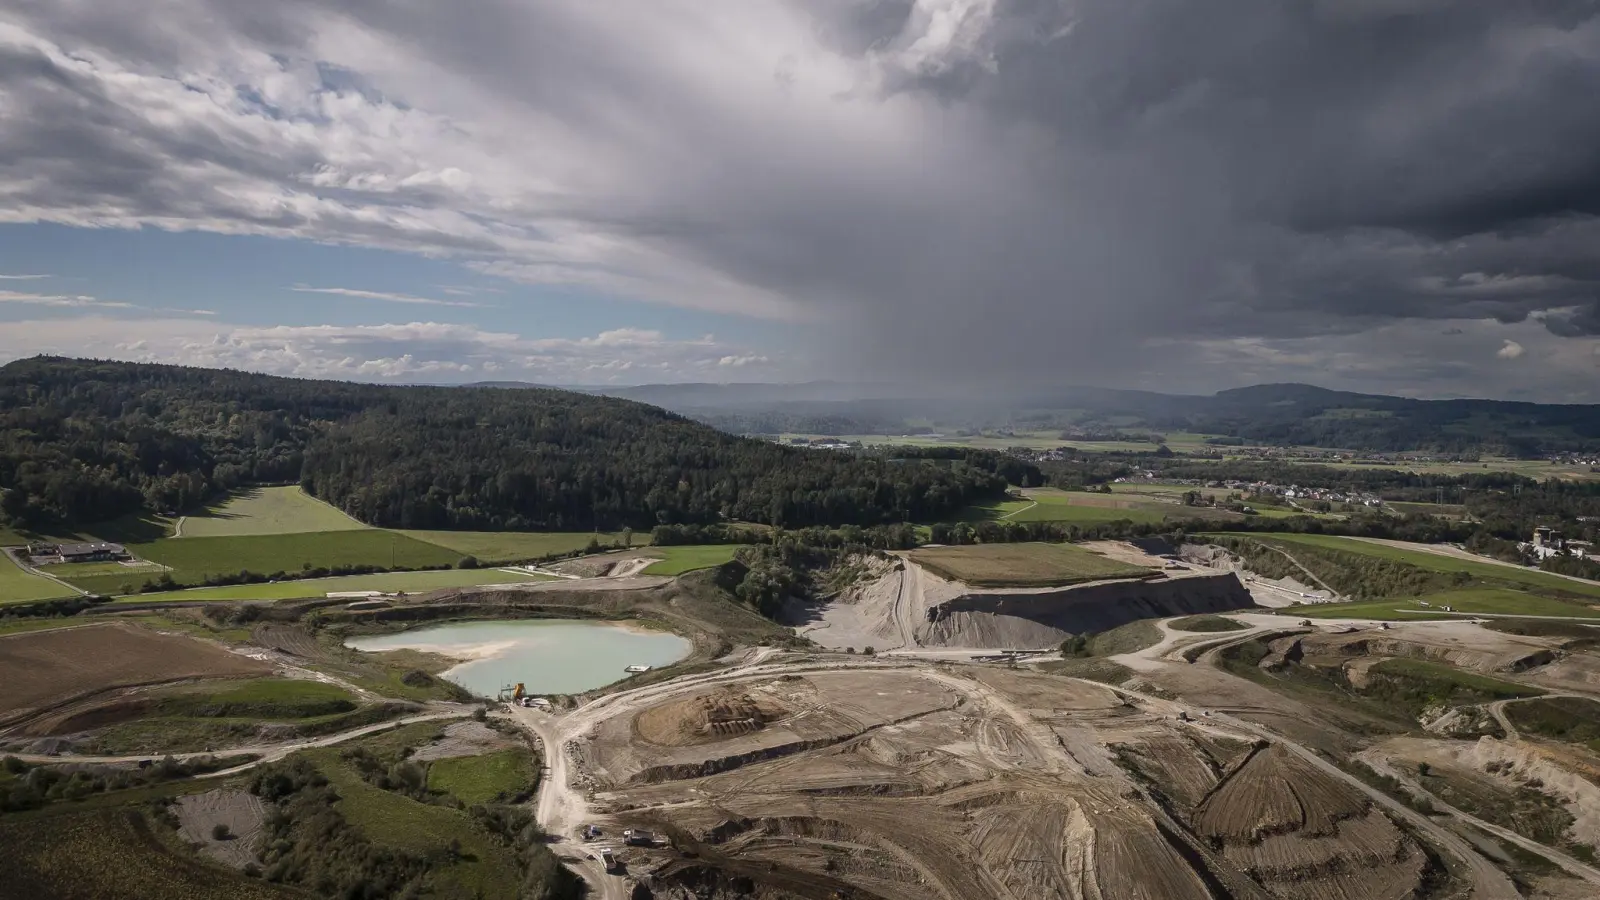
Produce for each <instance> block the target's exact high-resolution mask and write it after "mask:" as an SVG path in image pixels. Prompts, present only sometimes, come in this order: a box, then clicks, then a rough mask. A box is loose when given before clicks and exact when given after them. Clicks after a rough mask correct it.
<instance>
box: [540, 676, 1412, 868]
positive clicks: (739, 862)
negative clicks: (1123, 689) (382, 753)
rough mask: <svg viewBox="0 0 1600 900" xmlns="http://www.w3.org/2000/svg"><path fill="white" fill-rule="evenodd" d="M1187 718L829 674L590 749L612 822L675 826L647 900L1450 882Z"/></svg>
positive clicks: (1075, 694) (749, 685) (696, 699)
mask: <svg viewBox="0 0 1600 900" xmlns="http://www.w3.org/2000/svg"><path fill="white" fill-rule="evenodd" d="M1175 709H1176V707H1175V706H1174V705H1172V704H1170V703H1167V702H1166V701H1157V700H1148V701H1146V700H1126V699H1124V697H1123V696H1122V695H1119V694H1118V693H1116V692H1114V691H1112V690H1110V689H1108V688H1105V687H1102V686H1099V685H1094V684H1092V683H1088V682H1080V681H1076V680H1072V679H1066V678H1060V677H1056V676H1051V675H1043V674H1038V673H1031V672H1026V671H1020V670H1010V669H1003V668H998V667H972V666H962V667H940V666H912V667H905V668H899V669H877V670H862V669H855V670H849V671H827V672H822V671H812V672H806V673H804V674H791V675H781V676H773V675H758V676H752V677H750V678H747V679H743V680H730V681H729V682H725V683H722V684H720V685H717V686H715V687H713V688H710V689H708V688H706V687H704V686H701V687H698V688H686V689H685V691H684V692H683V693H681V694H677V695H667V696H662V697H660V698H658V699H656V701H655V704H654V705H651V706H647V707H645V708H643V709H639V710H634V711H632V712H624V713H622V714H619V715H616V716H614V717H612V718H611V719H609V720H605V721H603V722H602V723H601V724H600V725H599V726H597V727H596V728H595V730H594V731H593V732H592V733H590V734H589V735H587V736H586V737H585V738H584V739H582V740H580V741H578V742H577V743H576V745H573V746H570V747H569V750H571V751H573V752H574V756H575V758H576V760H577V761H578V763H579V769H580V772H581V773H582V774H581V776H580V777H581V778H582V779H583V780H586V782H587V783H588V785H589V786H590V787H591V789H592V796H591V800H590V806H591V809H592V810H593V812H594V813H596V814H597V815H598V816H599V821H600V822H601V823H602V824H603V825H604V826H606V827H607V829H608V832H609V833H616V832H615V831H614V830H613V829H620V828H624V827H634V828H648V829H651V830H654V831H657V832H659V833H661V834H663V835H665V836H666V837H667V838H668V839H669V840H670V847H663V848H656V849H649V850H646V849H640V848H627V849H625V850H623V851H622V858H623V860H624V863H625V866H626V870H627V872H628V874H629V876H630V877H631V878H633V879H635V880H637V881H638V882H639V883H641V884H643V885H645V887H644V888H641V889H640V891H641V893H636V894H635V896H653V897H660V898H689V897H697V898H705V897H711V898H722V897H734V896H741V897H743V896H749V897H763V898H817V900H823V898H833V897H837V896H848V897H858V898H882V900H927V898H947V900H970V898H999V900H1025V898H1036V897H1071V898H1086V900H1110V898H1119V900H1120V898H1149V900H1155V898H1162V900H1168V898H1171V900H1184V898H1194V900H1201V898H1215V897H1221V896H1228V897H1233V898H1238V900H1270V898H1275V897H1284V898H1291V897H1292V898H1294V900H1356V898H1372V897H1376V898H1382V897H1394V898H1400V897H1406V896H1411V894H1412V892H1415V891H1421V890H1422V888H1423V885H1424V882H1425V881H1426V880H1427V879H1428V878H1429V877H1430V876H1431V875H1432V874H1434V870H1435V868H1436V865H1437V864H1436V863H1435V862H1434V861H1433V858H1432V857H1430V855H1429V854H1428V852H1426V851H1425V850H1424V848H1423V847H1422V846H1421V845H1420V844H1418V843H1417V842H1416V841H1415V839H1413V838H1412V837H1410V836H1409V835H1408V834H1407V833H1406V832H1405V831H1403V830H1402V829H1401V828H1399V827H1398V826H1396V825H1395V824H1394V823H1393V822H1392V821H1391V820H1390V819H1389V818H1388V816H1387V815H1386V814H1385V813H1384V812H1383V811H1382V810H1380V809H1379V808H1377V807H1376V806H1375V805H1374V804H1373V803H1372V801H1371V800H1370V799H1368V797H1367V796H1366V795H1365V794H1363V793H1361V792H1360V791H1358V790H1356V789H1354V788H1352V787H1350V786H1347V785H1346V784H1345V783H1343V782H1341V781H1338V780H1336V779H1334V778H1333V777H1331V776H1329V775H1327V774H1324V773H1323V772H1322V771H1320V770H1318V769H1316V768H1314V767H1312V766H1310V765H1309V764H1307V763H1305V762H1304V761H1302V760H1300V759H1299V758H1298V757H1295V756H1294V755H1293V754H1291V753H1289V752H1287V751H1285V750H1283V749H1281V748H1279V747H1278V746H1276V745H1273V744H1269V743H1267V742H1265V741H1259V740H1257V739H1256V738H1254V737H1253V736H1251V735H1247V734H1235V733H1230V732H1229V731H1228V730H1227V729H1226V728H1225V727H1222V726H1219V725H1216V724H1213V723H1210V722H1204V723H1202V722H1185V721H1180V720H1179V719H1178V718H1177V717H1176V715H1175ZM756 720H759V722H760V725H759V727H751V726H747V725H744V724H741V725H740V726H739V727H736V728H733V727H730V728H726V729H723V730H719V729H718V728H716V727H715V725H716V723H718V722H730V721H738V722H740V723H746V722H754V721H756ZM723 731H725V732H726V733H723Z"/></svg>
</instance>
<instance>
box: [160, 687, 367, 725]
mask: <svg viewBox="0 0 1600 900" xmlns="http://www.w3.org/2000/svg"><path fill="white" fill-rule="evenodd" d="M356 705H357V700H356V697H355V695H353V694H351V693H350V692H349V691H347V690H345V689H344V688H342V687H339V686H338V685H333V684H324V683H322V682H320V681H307V680H305V679H301V678H258V679H253V680H250V681H244V682H238V683H234V684H230V685H227V686H226V687H223V688H222V689H221V690H219V689H218V688H217V686H216V685H202V686H198V687H185V688H179V689H174V690H171V691H167V692H165V693H163V694H162V695H161V696H159V697H157V698H156V699H155V701H154V710H155V712H156V713H157V714H159V715H164V716H207V717H209V716H228V717H248V718H258V719H306V718H311V717H313V716H326V715H330V714H333V713H341V712H349V711H350V710H352V709H355V708H356Z"/></svg>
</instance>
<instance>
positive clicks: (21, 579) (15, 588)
mask: <svg viewBox="0 0 1600 900" xmlns="http://www.w3.org/2000/svg"><path fill="white" fill-rule="evenodd" d="M77 594H78V592H77V591H74V590H73V589H72V588H69V587H65V586H63V585H61V584H58V583H57V582H54V581H51V580H50V579H48V578H42V577H40V576H38V575H35V574H33V573H31V572H25V571H23V569H22V567H21V566H19V565H17V564H16V562H14V561H13V560H12V559H11V557H10V556H8V555H6V554H0V605H4V604H7V603H23V602H27V601H30V600H53V599H55V598H57V597H75V596H77Z"/></svg>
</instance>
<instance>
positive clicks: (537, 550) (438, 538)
mask: <svg viewBox="0 0 1600 900" xmlns="http://www.w3.org/2000/svg"><path fill="white" fill-rule="evenodd" d="M400 533H401V534H403V535H405V536H407V537H410V538H414V539H416V540H419V541H423V542H425V543H429V544H433V545H435V546H439V547H446V548H448V549H450V550H454V551H455V552H457V553H459V554H461V555H462V556H475V557H477V558H478V560H479V561H480V562H484V563H507V562H521V561H522V560H527V559H539V558H541V557H545V556H554V555H556V554H558V553H571V552H573V551H575V550H584V549H586V548H588V546H589V544H590V543H591V542H593V541H599V542H600V543H601V544H602V545H605V546H607V547H609V546H611V545H613V544H616V543H619V542H621V540H622V534H621V532H616V533H612V532H605V531H602V532H599V533H595V532H592V531H550V532H529V531H402V532H400ZM633 543H634V546H636V547H642V546H644V545H646V544H648V543H650V535H649V533H645V534H636V535H634V537H633Z"/></svg>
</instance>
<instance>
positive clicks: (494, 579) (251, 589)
mask: <svg viewBox="0 0 1600 900" xmlns="http://www.w3.org/2000/svg"><path fill="white" fill-rule="evenodd" d="M552 580H554V578H553V576H550V575H530V574H528V573H526V572H515V573H513V572H502V571H501V570H499V569H440V570H437V571H429V572H383V573H380V574H377V575H341V576H338V577H334V578H303V579H300V580H297V581H280V582H278V583H277V584H240V585H234V586H231V587H208V588H189V589H188V590H182V591H157V592H153V593H149V594H128V595H127V596H125V597H123V598H122V599H123V600H124V601H126V602H129V603H166V602H169V601H190V602H194V601H199V600H300V599H305V598H312V597H325V596H327V595H328V594H333V593H342V592H346V591H382V592H384V593H386V594H392V593H407V594H419V593H423V592H425V591H437V590H441V589H443V588H453V587H475V586H477V585H481V584H520V583H523V582H528V581H552Z"/></svg>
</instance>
